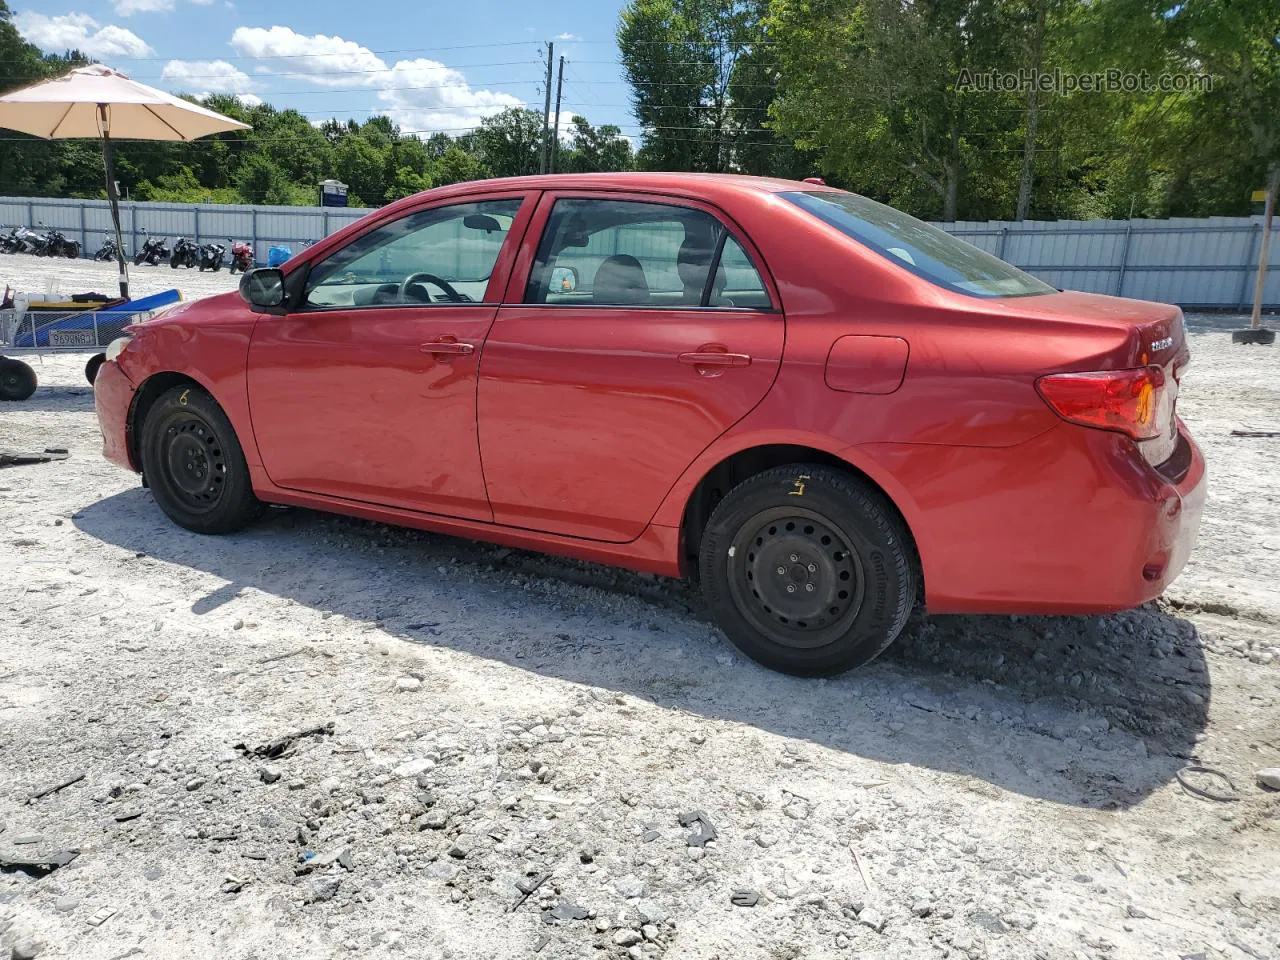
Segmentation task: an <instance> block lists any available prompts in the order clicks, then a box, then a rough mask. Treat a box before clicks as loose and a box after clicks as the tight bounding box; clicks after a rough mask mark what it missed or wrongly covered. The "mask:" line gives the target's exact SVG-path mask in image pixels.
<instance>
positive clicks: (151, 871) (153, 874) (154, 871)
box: [142, 867, 164, 880]
mask: <svg viewBox="0 0 1280 960" xmlns="http://www.w3.org/2000/svg"><path fill="white" fill-rule="evenodd" d="M142 875H143V876H144V877H145V878H146V879H148V880H159V879H160V878H161V877H163V876H164V869H163V868H161V867H147V869H146V870H144V871H142Z"/></svg>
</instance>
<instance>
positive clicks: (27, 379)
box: [0, 357, 36, 400]
mask: <svg viewBox="0 0 1280 960" xmlns="http://www.w3.org/2000/svg"><path fill="white" fill-rule="evenodd" d="M35 392H36V372H35V371H34V370H32V369H31V368H30V367H29V366H27V365H26V364H25V363H23V362H22V361H21V360H12V359H10V358H8V357H0V400H25V399H27V397H29V396H31V395H32V394H33V393H35Z"/></svg>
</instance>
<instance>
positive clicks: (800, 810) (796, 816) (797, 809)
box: [782, 800, 809, 820]
mask: <svg viewBox="0 0 1280 960" xmlns="http://www.w3.org/2000/svg"><path fill="white" fill-rule="evenodd" d="M782 812H783V813H785V814H786V815H787V816H788V817H790V818H791V819H792V820H807V819H808V817H809V804H808V803H806V802H805V801H803V800H793V801H792V802H791V803H788V804H787V805H786V806H785V807H783V808H782Z"/></svg>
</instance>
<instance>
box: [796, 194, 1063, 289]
mask: <svg viewBox="0 0 1280 960" xmlns="http://www.w3.org/2000/svg"><path fill="white" fill-rule="evenodd" d="M779 195H780V196H782V197H784V198H785V199H787V200H789V201H791V202H792V203H794V204H795V205H796V206H798V207H800V208H801V209H803V210H807V211H808V212H809V213H811V214H813V215H814V216H815V217H817V218H818V219H819V220H822V221H823V222H824V223H828V224H830V225H831V226H833V227H835V228H836V229H837V230H839V231H840V232H841V233H843V234H845V235H846V236H849V237H852V238H853V239H854V240H857V241H858V242H859V243H861V244H862V245H863V246H866V247H870V248H871V249H872V250H874V251H875V252H876V253H878V254H880V255H881V256H882V257H884V258H886V259H887V260H892V261H893V262H894V263H896V264H898V265H899V266H902V267H906V268H907V269H908V270H910V271H911V272H912V273H914V274H916V275H917V276H920V277H924V279H926V280H928V281H929V282H931V283H936V284H937V285H938V286H940V287H946V288H947V289H949V290H956V291H958V292H960V293H967V294H969V295H971V296H975V297H1026V296H1033V295H1035V294H1042V293H1054V292H1056V291H1055V288H1053V287H1051V286H1049V285H1048V284H1047V283H1044V282H1043V281H1041V280H1037V279H1036V278H1035V277H1033V276H1031V274H1029V273H1024V272H1023V271H1021V270H1019V269H1018V268H1017V267H1015V266H1012V265H1011V264H1008V263H1005V262H1004V261H1003V260H1001V259H999V258H998V257H993V256H992V255H991V254H989V253H987V252H986V251H985V250H980V249H978V248H977V247H975V246H974V245H973V244H971V243H965V242H964V241H963V240H959V239H957V238H956V237H953V236H951V234H949V233H947V232H945V231H943V230H939V229H938V228H937V227H934V226H930V225H929V224H927V223H925V222H924V221H923V220H917V219H916V218H915V217H911V216H908V215H907V214H905V213H902V212H901V211H898V210H895V209H893V207H887V206H885V205H884V204H883V203H876V202H875V201H874V200H868V199H867V198H866V197H860V196H858V195H857V194H856V193H843V192H839V191H834V190H832V191H823V192H821V193H807V192H802V191H793V192H786V193H782V194H779Z"/></svg>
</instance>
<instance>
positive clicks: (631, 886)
mask: <svg viewBox="0 0 1280 960" xmlns="http://www.w3.org/2000/svg"><path fill="white" fill-rule="evenodd" d="M613 889H615V890H617V891H618V893H620V894H622V896H624V897H626V898H627V899H628V900H630V899H632V898H633V897H643V896H644V895H645V894H646V893H648V892H649V888H648V887H646V886H645V883H644V881H643V880H641V879H640V878H639V877H637V876H635V875H634V874H630V873H629V874H627V875H626V876H625V877H619V878H618V879H617V880H615V881H613ZM623 946H626V944H623Z"/></svg>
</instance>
